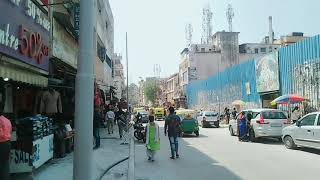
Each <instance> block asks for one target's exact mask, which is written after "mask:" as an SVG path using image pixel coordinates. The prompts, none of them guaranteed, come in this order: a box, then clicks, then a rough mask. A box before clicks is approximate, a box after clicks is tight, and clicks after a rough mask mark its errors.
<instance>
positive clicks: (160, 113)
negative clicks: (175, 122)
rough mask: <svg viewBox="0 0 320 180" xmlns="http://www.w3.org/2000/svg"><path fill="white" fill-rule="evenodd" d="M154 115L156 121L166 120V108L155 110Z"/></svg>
mask: <svg viewBox="0 0 320 180" xmlns="http://www.w3.org/2000/svg"><path fill="white" fill-rule="evenodd" d="M154 114H155V117H156V120H158V121H159V120H164V119H165V115H166V113H165V109H164V108H161V107H158V108H154Z"/></svg>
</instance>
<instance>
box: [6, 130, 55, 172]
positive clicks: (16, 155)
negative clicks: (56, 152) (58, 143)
mask: <svg viewBox="0 0 320 180" xmlns="http://www.w3.org/2000/svg"><path fill="white" fill-rule="evenodd" d="M21 143H24V144H19V142H17V141H14V142H12V144H13V148H12V149H11V155H10V173H24V172H32V170H33V169H34V168H38V167H40V166H41V165H43V164H44V163H45V162H47V161H48V160H50V159H52V158H53V135H52V134H51V135H49V136H45V137H43V138H42V139H38V140H35V141H33V142H26V141H24V142H21ZM27 143H30V146H28V145H27ZM31 146H32V150H33V153H29V152H28V150H26V149H25V148H23V147H31Z"/></svg>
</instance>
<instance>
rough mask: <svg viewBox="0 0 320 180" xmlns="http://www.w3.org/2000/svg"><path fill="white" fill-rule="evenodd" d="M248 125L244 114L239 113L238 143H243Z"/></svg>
mask: <svg viewBox="0 0 320 180" xmlns="http://www.w3.org/2000/svg"><path fill="white" fill-rule="evenodd" d="M247 129H248V123H247V118H246V114H245V112H241V113H240V118H239V141H245V140H246V139H247V132H248V131H247Z"/></svg>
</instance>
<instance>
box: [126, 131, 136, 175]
mask: <svg viewBox="0 0 320 180" xmlns="http://www.w3.org/2000/svg"><path fill="white" fill-rule="evenodd" d="M133 137H134V136H133V130H131V132H130V146H129V163H128V177H127V179H128V180H135V173H134V160H135V145H134V138H133Z"/></svg>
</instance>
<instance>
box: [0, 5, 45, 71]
mask: <svg viewBox="0 0 320 180" xmlns="http://www.w3.org/2000/svg"><path fill="white" fill-rule="evenodd" d="M0 22H1V24H0V53H2V54H5V55H7V56H10V57H12V58H14V59H16V60H18V61H22V62H24V63H27V64H30V65H32V66H35V67H38V68H40V69H42V70H45V71H48V68H49V35H50V33H49V32H50V27H51V26H50V21H49V19H48V16H47V15H46V14H45V13H43V12H42V11H41V9H40V8H39V7H38V6H36V5H35V4H34V3H33V1H32V0H1V1H0Z"/></svg>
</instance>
